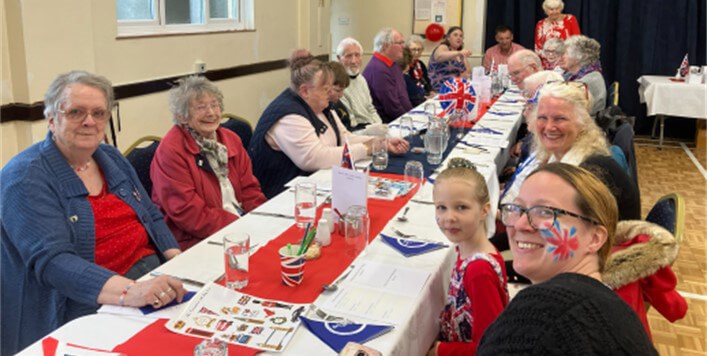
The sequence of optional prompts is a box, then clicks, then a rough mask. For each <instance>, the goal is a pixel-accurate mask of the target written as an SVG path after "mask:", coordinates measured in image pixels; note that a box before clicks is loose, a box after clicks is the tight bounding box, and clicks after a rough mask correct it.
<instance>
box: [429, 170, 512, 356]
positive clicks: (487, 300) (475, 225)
mask: <svg viewBox="0 0 707 356" xmlns="http://www.w3.org/2000/svg"><path fill="white" fill-rule="evenodd" d="M433 199H434V204H435V217H436V220H437V225H438V226H439V228H440V230H442V232H443V233H444V235H445V236H446V237H447V238H448V239H449V241H451V242H454V243H455V244H456V245H457V246H456V251H457V261H456V263H455V265H454V269H453V270H452V277H451V280H450V282H449V295H448V296H447V304H446V306H445V307H444V310H443V311H442V313H441V315H440V329H441V330H440V335H439V340H440V341H437V342H435V343H434V344H433V345H432V348H431V349H430V351H429V352H428V355H462V354H464V355H474V354H476V347H477V346H478V344H479V341H480V340H481V336H482V335H483V333H484V331H486V328H487V327H488V326H489V325H490V324H491V323H492V322H493V321H494V320H495V319H496V317H497V316H498V315H499V314H501V311H503V308H505V306H506V304H508V291H507V280H506V271H505V267H504V263H503V257H501V254H500V253H499V252H498V251H497V250H496V248H495V247H494V246H493V245H492V244H491V242H489V240H488V239H487V237H486V225H485V221H486V216H487V215H488V213H489V211H490V210H491V204H490V203H489V193H488V189H487V187H486V182H485V179H484V177H483V176H482V175H481V174H480V173H479V172H477V171H476V169H475V168H474V166H473V164H472V163H471V162H469V161H468V160H466V159H463V158H453V159H452V160H450V162H449V164H448V165H447V168H446V169H445V170H444V171H442V173H440V174H439V175H438V176H437V179H436V180H435V185H434V190H433Z"/></svg>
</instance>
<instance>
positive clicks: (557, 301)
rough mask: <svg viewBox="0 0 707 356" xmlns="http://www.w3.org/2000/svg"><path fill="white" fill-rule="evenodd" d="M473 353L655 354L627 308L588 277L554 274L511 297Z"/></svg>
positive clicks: (607, 289) (641, 326) (600, 284)
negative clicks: (545, 280) (548, 278)
mask: <svg viewBox="0 0 707 356" xmlns="http://www.w3.org/2000/svg"><path fill="white" fill-rule="evenodd" d="M477 354H478V355H657V354H658V353H657V352H656V350H655V348H654V347H653V345H652V344H651V342H650V340H649V338H648V336H647V335H646V332H645V329H644V328H643V325H641V322H640V321H639V320H638V317H636V315H635V314H634V312H633V310H631V308H630V307H629V306H628V305H626V303H624V301H623V300H621V299H620V298H619V297H618V295H616V293H615V292H614V291H612V290H611V289H609V288H608V287H606V286H605V285H603V284H602V283H601V282H599V281H597V280H596V279H594V278H591V277H588V276H585V275H580V274H574V273H563V274H559V275H557V276H555V277H553V278H552V279H550V280H548V281H547V282H544V283H540V284H537V285H534V286H530V287H528V288H526V289H524V290H523V291H521V292H520V293H518V295H517V296H516V297H515V298H513V300H512V301H511V303H510V304H509V305H508V307H507V308H506V310H504V311H503V313H502V314H501V315H500V316H499V317H498V318H497V319H496V321H495V322H494V323H493V324H491V326H489V328H488V329H487V330H486V332H485V333H484V336H483V337H482V338H481V343H480V345H479V348H478V350H477Z"/></svg>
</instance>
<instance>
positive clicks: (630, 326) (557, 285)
mask: <svg viewBox="0 0 707 356" xmlns="http://www.w3.org/2000/svg"><path fill="white" fill-rule="evenodd" d="M617 220H618V209H617V205H616V201H615V200H614V198H613V196H612V194H611V192H609V189H608V188H607V187H606V186H605V185H604V184H603V183H602V182H601V181H600V180H598V179H597V178H596V177H595V176H594V175H593V174H592V173H590V172H589V171H587V170H584V169H582V168H579V167H576V166H573V165H570V164H564V163H551V164H548V165H545V166H543V167H541V168H540V169H538V170H537V171H535V172H534V173H533V174H531V175H530V176H529V177H528V178H527V179H526V180H525V182H524V183H523V186H522V187H521V190H520V194H518V196H517V197H516V198H515V199H514V201H513V203H509V204H503V205H501V221H502V222H503V224H504V225H506V226H507V228H508V238H509V242H510V245H511V251H512V252H513V257H514V260H513V267H514V268H515V270H516V271H518V272H519V273H520V274H522V275H524V276H526V277H527V278H528V279H530V280H531V281H532V282H533V285H532V286H530V287H527V288H525V289H523V290H522V291H520V292H519V293H518V294H517V295H516V296H515V297H514V298H513V300H512V301H511V302H510V304H508V306H507V307H506V309H505V310H504V311H503V313H501V315H500V316H499V317H498V318H497V319H496V321H494V322H493V324H491V326H489V328H488V329H486V333H484V335H483V337H482V339H481V343H480V345H479V348H478V355H509V354H517V355H657V354H658V353H657V352H656V350H655V348H654V347H653V345H652V343H651V341H650V339H649V338H648V335H646V332H645V330H644V329H643V326H642V325H641V322H640V321H639V320H638V318H637V317H636V314H635V313H634V312H633V310H631V308H630V307H629V306H628V305H626V303H624V301H623V300H621V298H619V296H618V295H617V294H616V293H615V292H614V291H613V290H611V289H610V288H609V287H608V286H607V285H605V284H604V283H603V280H602V272H603V271H604V266H605V263H606V260H607V257H608V256H609V251H610V249H611V246H612V243H613V240H614V232H615V230H616V224H617Z"/></svg>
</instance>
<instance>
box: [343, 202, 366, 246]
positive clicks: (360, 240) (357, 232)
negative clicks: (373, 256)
mask: <svg viewBox="0 0 707 356" xmlns="http://www.w3.org/2000/svg"><path fill="white" fill-rule="evenodd" d="M369 228H370V217H369V216H368V210H367V209H366V208H365V207H364V206H361V205H353V206H351V207H349V210H348V211H347V212H346V215H345V216H344V232H345V234H344V236H345V237H344V241H345V242H346V246H347V248H346V252H347V254H348V255H349V256H351V257H353V258H356V256H358V255H359V254H360V253H361V252H363V250H365V249H366V246H367V245H368V233H369Z"/></svg>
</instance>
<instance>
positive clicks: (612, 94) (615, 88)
mask: <svg viewBox="0 0 707 356" xmlns="http://www.w3.org/2000/svg"><path fill="white" fill-rule="evenodd" d="M609 98H611V104H612V105H614V106H619V82H618V81H615V82H613V83H611V86H610V87H609Z"/></svg>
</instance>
